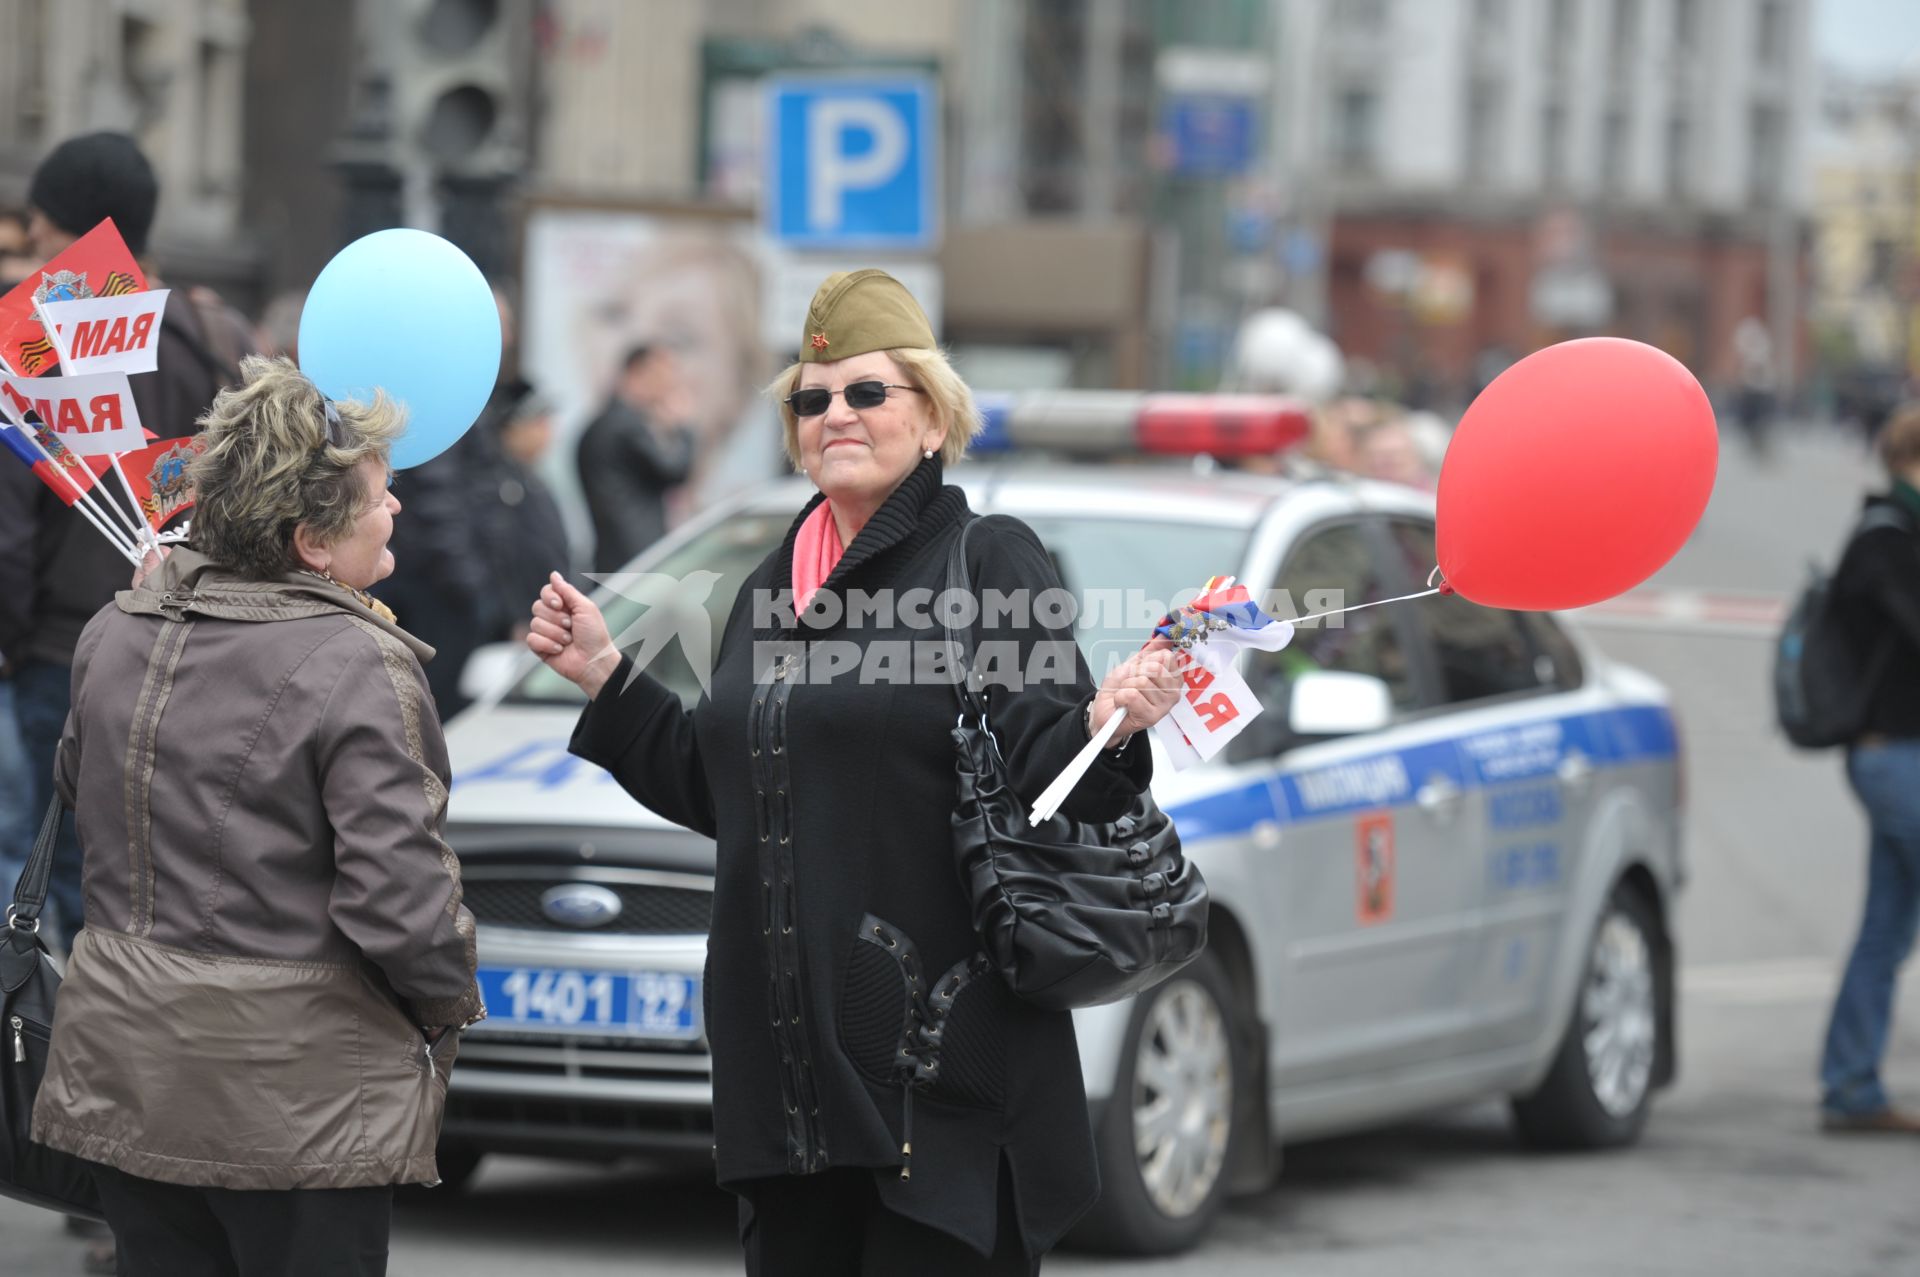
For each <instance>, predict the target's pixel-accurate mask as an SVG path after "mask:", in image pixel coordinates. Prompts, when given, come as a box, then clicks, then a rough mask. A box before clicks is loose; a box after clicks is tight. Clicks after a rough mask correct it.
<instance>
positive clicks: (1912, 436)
mask: <svg viewBox="0 0 1920 1277" xmlns="http://www.w3.org/2000/svg"><path fill="white" fill-rule="evenodd" d="M1879 449H1880V464H1881V465H1883V466H1885V467H1886V468H1887V473H1888V474H1889V475H1891V476H1893V477H1894V478H1896V479H1904V478H1906V477H1907V471H1909V470H1911V469H1913V468H1914V467H1915V466H1916V465H1920V402H1909V403H1903V404H1901V405H1900V406H1899V407H1898V408H1897V409H1895V410H1894V412H1893V414H1892V415H1891V416H1890V417H1889V418H1888V419H1887V423H1886V424H1885V425H1884V426H1882V427H1880V441H1879Z"/></svg>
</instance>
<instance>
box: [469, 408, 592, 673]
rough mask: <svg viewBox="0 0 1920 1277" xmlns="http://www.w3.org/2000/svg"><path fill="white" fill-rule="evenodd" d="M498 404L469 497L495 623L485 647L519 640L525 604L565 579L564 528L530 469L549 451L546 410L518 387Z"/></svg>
mask: <svg viewBox="0 0 1920 1277" xmlns="http://www.w3.org/2000/svg"><path fill="white" fill-rule="evenodd" d="M504 397H505V399H506V402H505V404H504V406H503V409H502V411H501V412H500V413H499V415H498V416H497V417H496V418H495V420H494V422H493V423H492V429H493V430H494V439H493V441H492V445H493V446H492V447H491V448H490V449H489V450H488V453H487V459H488V464H487V465H486V466H485V467H484V468H483V469H482V470H481V471H480V472H479V474H478V476H477V481H476V483H475V487H474V494H473V501H474V507H475V509H476V511H477V512H478V515H479V518H478V525H479V528H480V532H481V537H482V546H483V549H482V553H483V554H484V555H485V557H486V561H487V579H488V582H489V584H490V586H491V587H492V589H493V592H494V595H495V598H496V603H495V605H494V607H493V608H492V611H493V613H494V615H496V616H498V617H500V618H501V621H500V623H499V626H498V628H497V629H495V630H494V631H493V632H492V633H491V634H490V635H489V636H488V641H489V642H502V641H506V640H512V641H514V642H518V641H519V640H520V639H522V638H524V637H526V632H527V600H528V599H530V598H532V597H533V596H534V595H536V594H538V593H539V592H540V588H541V587H542V586H544V585H545V584H546V583H547V577H548V575H549V574H551V573H554V572H559V573H560V574H562V575H563V576H564V575H571V574H572V572H573V555H572V551H571V549H570V547H569V546H568V544H567V527H566V522H565V521H564V520H563V519H562V518H561V516H560V506H559V503H558V502H556V501H555V500H554V499H553V493H552V492H551V491H550V490H549V489H548V487H547V484H546V481H545V480H544V479H542V478H541V477H540V472H539V468H538V467H539V464H540V459H541V458H542V457H544V456H545V455H546V454H547V450H548V449H549V448H551V447H552V446H553V404H552V403H550V402H549V401H548V400H547V399H546V397H545V396H543V395H541V394H540V392H539V391H537V390H535V389H534V388H533V387H532V386H531V385H529V384H528V383H527V382H525V381H515V382H513V383H511V384H510V385H509V387H508V389H507V391H506V393H505V396H504Z"/></svg>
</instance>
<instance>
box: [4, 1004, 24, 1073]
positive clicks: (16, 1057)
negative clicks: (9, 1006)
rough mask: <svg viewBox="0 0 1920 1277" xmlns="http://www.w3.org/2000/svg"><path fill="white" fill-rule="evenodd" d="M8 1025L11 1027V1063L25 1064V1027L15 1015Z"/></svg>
mask: <svg viewBox="0 0 1920 1277" xmlns="http://www.w3.org/2000/svg"><path fill="white" fill-rule="evenodd" d="M8 1023H9V1024H11V1025H13V1062H14V1063H15V1064H25V1063H26V1062H27V1026H26V1025H24V1024H22V1023H21V1022H20V1017H19V1016H17V1015H16V1016H14V1017H13V1018H12V1019H11V1020H9V1021H8Z"/></svg>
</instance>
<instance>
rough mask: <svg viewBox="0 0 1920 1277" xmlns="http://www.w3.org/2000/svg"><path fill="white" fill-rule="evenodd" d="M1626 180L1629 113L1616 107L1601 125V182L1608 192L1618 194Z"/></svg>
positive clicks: (1608, 113)
mask: <svg viewBox="0 0 1920 1277" xmlns="http://www.w3.org/2000/svg"><path fill="white" fill-rule="evenodd" d="M1626 180H1627V113H1626V112H1625V111H1623V110H1621V109H1620V108H1619V107H1615V108H1613V109H1612V110H1610V111H1608V112H1607V115H1606V120H1605V121H1604V122H1603V123H1602V124H1601V127H1600V184H1601V186H1602V187H1604V188H1605V190H1606V191H1607V193H1608V194H1612V195H1617V194H1619V191H1620V187H1621V184H1622V183H1624V182H1625V181H1626Z"/></svg>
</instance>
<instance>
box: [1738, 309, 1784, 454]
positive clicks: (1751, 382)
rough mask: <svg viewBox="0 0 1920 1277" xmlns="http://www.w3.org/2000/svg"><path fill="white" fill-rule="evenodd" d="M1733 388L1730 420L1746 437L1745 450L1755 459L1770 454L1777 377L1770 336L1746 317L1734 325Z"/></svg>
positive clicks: (1764, 327)
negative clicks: (1733, 396)
mask: <svg viewBox="0 0 1920 1277" xmlns="http://www.w3.org/2000/svg"><path fill="white" fill-rule="evenodd" d="M1733 354H1734V366H1735V368H1736V370H1737V376H1738V379H1739V380H1738V384H1737V386H1736V388H1735V392H1734V393H1735V399H1734V420H1735V421H1737V422H1739V424H1740V432H1741V433H1742V434H1743V435H1745V436H1746V439H1747V447H1748V449H1749V450H1750V451H1751V452H1752V453H1753V455H1754V456H1755V457H1757V458H1760V459H1762V460H1765V459H1766V458H1767V457H1768V456H1769V455H1771V450H1770V445H1771V442H1772V437H1773V417H1774V412H1775V410H1776V408H1777V402H1776V392H1777V390H1778V387H1779V375H1778V373H1777V372H1776V371H1775V369H1774V366H1773V337H1772V335H1771V334H1770V333H1768V332H1767V326H1766V325H1765V324H1763V323H1761V322H1760V320H1759V319H1757V318H1755V317H1754V316H1752V315H1748V316H1747V317H1746V318H1745V319H1743V320H1741V321H1740V322H1739V323H1738V324H1737V325H1735V326H1734V330H1733Z"/></svg>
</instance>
